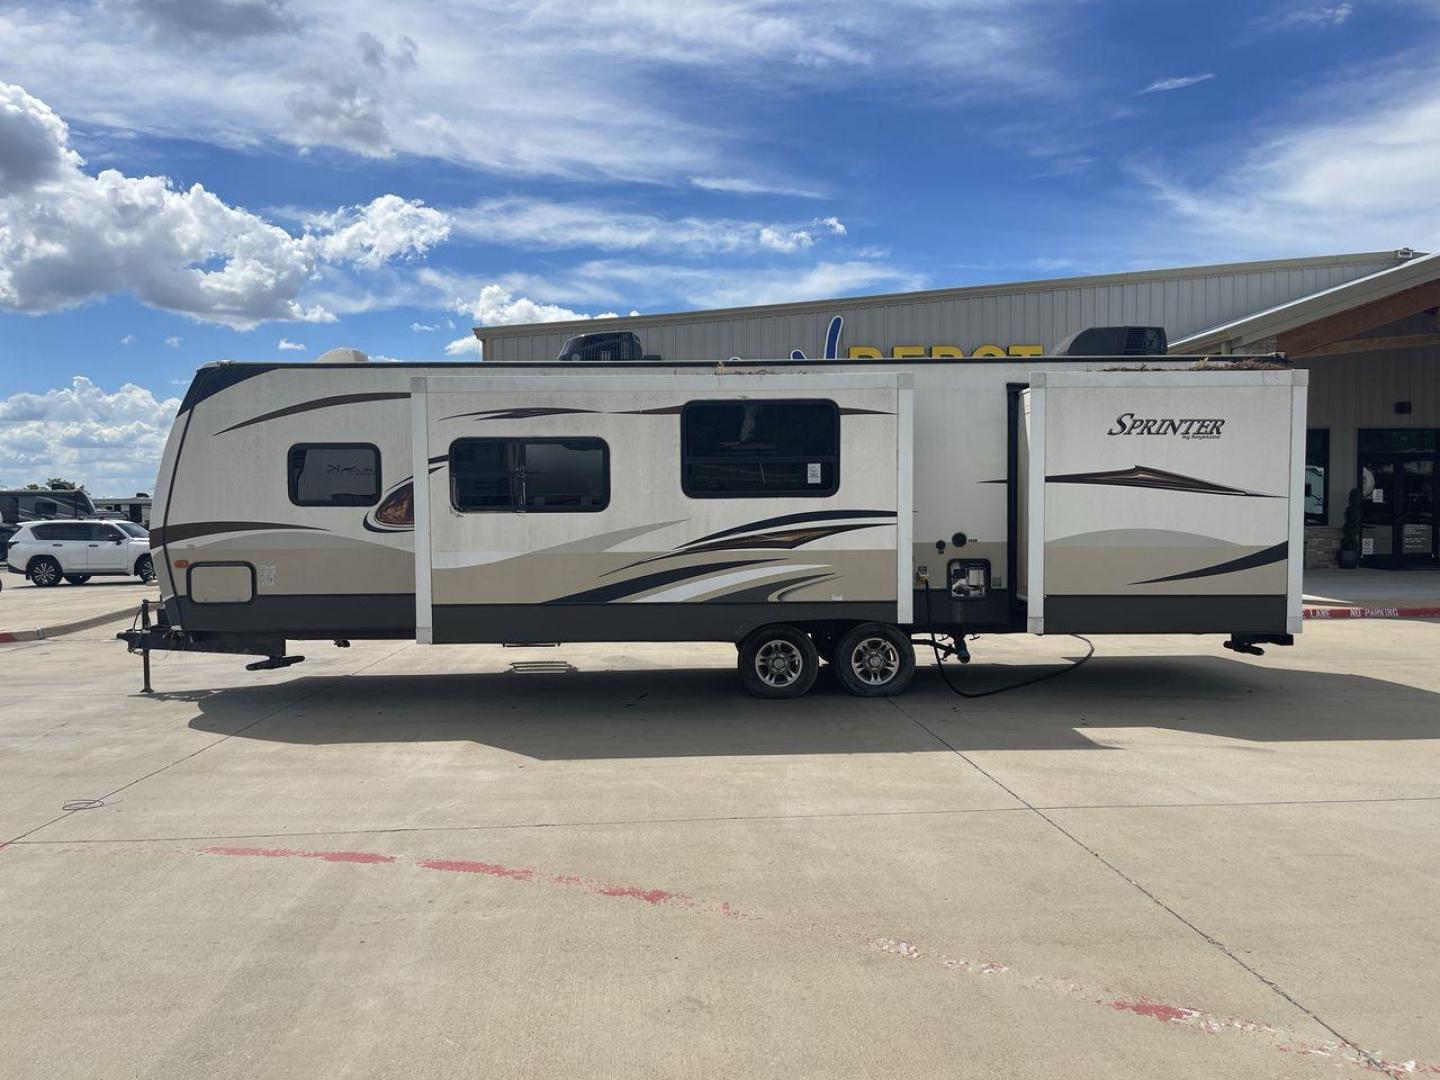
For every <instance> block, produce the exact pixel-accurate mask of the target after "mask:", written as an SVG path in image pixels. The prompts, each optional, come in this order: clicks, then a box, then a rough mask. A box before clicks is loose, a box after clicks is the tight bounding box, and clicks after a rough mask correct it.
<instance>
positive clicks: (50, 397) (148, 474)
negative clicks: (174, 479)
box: [0, 375, 180, 494]
mask: <svg viewBox="0 0 1440 1080" xmlns="http://www.w3.org/2000/svg"><path fill="white" fill-rule="evenodd" d="M179 407H180V401H179V399H178V398H164V399H159V398H156V397H155V395H154V394H153V393H152V392H151V391H149V390H146V389H144V388H142V387H139V386H136V385H134V384H133V383H126V384H125V385H123V386H121V387H120V388H119V389H118V390H115V391H110V392H107V391H106V390H104V389H102V388H101V387H99V386H97V385H96V384H95V383H93V382H91V381H90V380H89V379H87V378H85V377H84V376H83V375H76V376H75V377H74V378H73V379H72V380H71V382H70V385H69V386H68V387H64V388H60V389H55V390H49V391H46V392H45V393H43V394H33V393H22V394H12V395H10V396H9V397H7V398H0V462H3V465H0V470H3V471H0V485H3V486H11V485H24V484H27V483H34V482H37V481H39V480H42V479H44V478H45V477H47V476H65V477H69V478H71V479H74V480H78V481H79V482H81V483H83V484H85V486H86V487H87V488H88V489H89V490H90V491H91V492H94V493H96V494H106V493H108V492H107V491H106V489H115V490H118V491H153V490H155V488H154V484H155V473H156V471H157V470H158V468H159V466H160V454H161V452H162V450H163V449H164V447H165V439H166V437H167V436H168V434H169V432H170V425H171V422H172V421H173V420H174V419H175V414H176V412H177V411H178V409H179Z"/></svg>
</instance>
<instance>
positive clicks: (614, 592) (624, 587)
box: [545, 559, 780, 604]
mask: <svg viewBox="0 0 1440 1080" xmlns="http://www.w3.org/2000/svg"><path fill="white" fill-rule="evenodd" d="M779 561H780V560H779V559H736V560H732V561H730V562H719V563H706V564H705V565H703V566H676V567H672V568H671V569H669V570H660V571H657V572H656V573H653V574H645V575H644V576H643V577H637V578H631V579H630V580H628V581H617V582H615V583H613V584H611V585H601V586H600V587H599V588H598V589H586V590H585V591H584V592H578V593H571V594H570V595H569V596H557V597H556V598H555V599H554V600H547V601H545V602H546V603H547V604H607V603H609V602H610V601H611V600H623V599H624V598H625V597H627V596H635V595H636V594H638V593H642V592H649V591H650V590H651V589H658V588H659V587H660V586H661V585H670V584H673V583H674V582H677V581H684V580H685V579H686V578H696V577H703V576H704V575H706V574H714V573H718V572H719V571H721V570H733V569H734V568H735V567H737V566H758V565H761V564H762V563H773V562H779Z"/></svg>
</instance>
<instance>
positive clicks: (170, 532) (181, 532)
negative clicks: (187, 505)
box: [150, 521, 330, 548]
mask: <svg viewBox="0 0 1440 1080" xmlns="http://www.w3.org/2000/svg"><path fill="white" fill-rule="evenodd" d="M283 529H294V530H303V531H305V532H329V531H330V530H329V529H322V528H320V527H319V526H317V525H291V524H289V523H288V522H283V521H187V522H185V523H184V524H182V525H170V526H168V527H165V528H159V529H151V530H150V546H151V547H152V548H158V547H163V546H164V545H166V544H173V543H176V542H177V541H180V540H194V539H196V538H197V537H201V536H214V535H216V534H217V533H231V532H261V531H267V532H268V531H272V530H283Z"/></svg>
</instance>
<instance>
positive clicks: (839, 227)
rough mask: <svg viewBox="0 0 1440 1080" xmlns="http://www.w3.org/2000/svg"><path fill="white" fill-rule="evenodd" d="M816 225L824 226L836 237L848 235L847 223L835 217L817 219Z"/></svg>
mask: <svg viewBox="0 0 1440 1080" xmlns="http://www.w3.org/2000/svg"><path fill="white" fill-rule="evenodd" d="M814 224H816V225H821V226H824V227H825V228H827V229H829V230H830V231H831V232H832V233H834V234H835V235H836V236H844V235H845V233H846V229H845V223H844V222H843V221H841V220H840V219H839V218H837V217H835V216H834V215H831V216H830V217H823V218H816V219H815V222H814Z"/></svg>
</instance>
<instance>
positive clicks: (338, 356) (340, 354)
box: [315, 348, 370, 364]
mask: <svg viewBox="0 0 1440 1080" xmlns="http://www.w3.org/2000/svg"><path fill="white" fill-rule="evenodd" d="M315 362H316V363H317V364H368V363H369V362H370V357H368V356H366V355H365V354H364V353H363V352H361V351H360V350H359V349H350V348H343V349H330V350H329V351H327V352H323V353H321V354H320V355H319V356H317V357H316V358H315Z"/></svg>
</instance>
